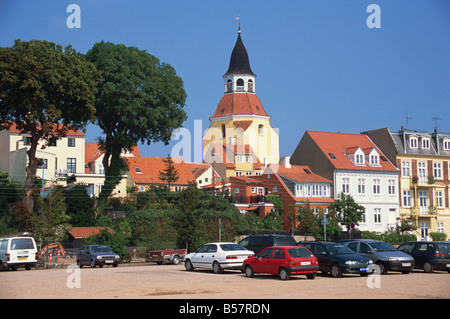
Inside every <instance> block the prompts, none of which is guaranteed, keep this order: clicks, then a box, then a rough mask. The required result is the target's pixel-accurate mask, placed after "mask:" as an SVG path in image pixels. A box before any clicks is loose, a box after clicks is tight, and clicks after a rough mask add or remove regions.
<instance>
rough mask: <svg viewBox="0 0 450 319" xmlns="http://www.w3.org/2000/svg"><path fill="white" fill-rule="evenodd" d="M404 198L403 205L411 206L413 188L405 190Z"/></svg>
mask: <svg viewBox="0 0 450 319" xmlns="http://www.w3.org/2000/svg"><path fill="white" fill-rule="evenodd" d="M402 199H403V201H402V203H403V207H411V190H410V189H404V190H403V196H402Z"/></svg>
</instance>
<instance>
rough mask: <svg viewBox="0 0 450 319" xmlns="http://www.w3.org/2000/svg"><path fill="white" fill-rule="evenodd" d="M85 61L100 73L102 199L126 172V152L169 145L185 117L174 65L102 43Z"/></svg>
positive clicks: (99, 109)
mask: <svg viewBox="0 0 450 319" xmlns="http://www.w3.org/2000/svg"><path fill="white" fill-rule="evenodd" d="M86 57H87V59H88V60H89V61H91V62H92V63H94V64H95V65H96V66H97V68H98V69H99V70H100V71H101V72H102V84H101V86H100V88H99V90H98V93H97V96H96V97H97V101H96V110H97V112H96V119H97V121H96V123H97V124H98V125H99V127H100V128H101V129H102V131H103V134H104V135H105V136H104V138H101V139H99V142H100V145H101V147H102V149H103V150H104V151H105V153H104V159H103V166H104V167H105V175H106V176H107V179H106V181H105V185H104V187H103V188H102V194H101V199H103V200H104V199H106V198H107V197H108V196H109V195H110V194H111V192H112V190H113V189H114V187H115V186H116V185H117V184H118V182H119V181H120V175H121V170H123V169H124V168H125V163H124V162H123V160H122V158H121V157H120V154H121V152H122V151H123V150H127V151H130V150H131V149H132V148H133V147H134V146H135V145H137V144H138V142H142V143H147V144H150V143H151V142H164V143H165V144H168V142H169V141H170V138H171V135H172V132H173V130H174V129H176V128H178V127H180V126H181V124H182V123H183V122H184V121H185V119H186V113H185V111H184V110H183V109H182V108H183V106H184V103H185V100H186V92H185V91H184V88H183V81H182V80H181V78H180V77H178V76H177V75H176V72H175V69H174V68H173V67H172V66H170V65H169V64H166V63H161V62H160V61H159V60H158V59H157V58H156V57H154V56H153V55H151V54H149V53H147V52H146V51H143V50H139V49H138V48H135V47H127V46H125V45H123V44H113V43H111V42H103V41H102V42H100V43H96V44H95V45H94V46H93V47H92V48H91V49H90V50H89V51H88V52H87V54H86Z"/></svg>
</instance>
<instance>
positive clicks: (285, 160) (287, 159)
mask: <svg viewBox="0 0 450 319" xmlns="http://www.w3.org/2000/svg"><path fill="white" fill-rule="evenodd" d="M282 164H283V165H284V167H286V168H291V157H290V156H284V157H283V158H282Z"/></svg>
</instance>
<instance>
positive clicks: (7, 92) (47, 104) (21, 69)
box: [0, 39, 100, 211]
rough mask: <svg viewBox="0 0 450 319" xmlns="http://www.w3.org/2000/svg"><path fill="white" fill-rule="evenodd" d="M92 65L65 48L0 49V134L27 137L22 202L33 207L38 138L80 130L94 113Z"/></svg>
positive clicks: (44, 44)
mask: <svg viewBox="0 0 450 319" xmlns="http://www.w3.org/2000/svg"><path fill="white" fill-rule="evenodd" d="M99 81H100V74H99V73H98V71H97V69H96V67H95V66H94V65H93V64H92V63H90V62H87V61H86V60H85V59H84V56H83V55H81V54H78V53H77V52H76V51H75V50H74V49H73V48H72V47H71V46H70V45H69V46H67V47H65V48H64V49H63V48H62V46H61V45H58V44H55V43H53V42H48V41H39V40H31V41H21V40H20V39H18V40H16V41H15V43H14V45H13V46H12V47H6V48H0V130H1V129H9V128H10V127H11V126H12V125H15V126H16V129H17V130H18V131H19V132H20V133H21V134H30V135H31V146H30V148H29V150H28V151H27V155H28V166H27V168H26V172H27V177H26V181H25V197H24V203H25V204H26V207H27V209H28V210H30V211H31V210H32V208H33V203H34V202H33V195H32V189H33V184H34V180H35V176H36V171H37V167H38V162H39V159H38V158H36V150H37V146H38V143H39V141H40V140H46V141H47V142H48V141H50V139H52V138H55V137H62V136H65V135H66V134H67V132H68V130H77V129H83V128H84V127H85V125H86V124H87V122H88V121H90V120H92V119H93V116H94V115H95V107H94V101H95V92H96V90H97V85H98V84H99Z"/></svg>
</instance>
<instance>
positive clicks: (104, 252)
mask: <svg viewBox="0 0 450 319" xmlns="http://www.w3.org/2000/svg"><path fill="white" fill-rule="evenodd" d="M119 262H120V258H119V255H118V254H116V253H115V252H113V251H112V250H111V248H109V247H108V246H105V245H89V246H84V247H83V248H81V249H80V251H79V252H78V254H77V265H78V266H79V267H80V268H81V267H83V266H85V265H86V266H91V267H92V268H95V266H97V265H98V266H99V267H103V265H111V266H113V267H117V266H118V265H119Z"/></svg>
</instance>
